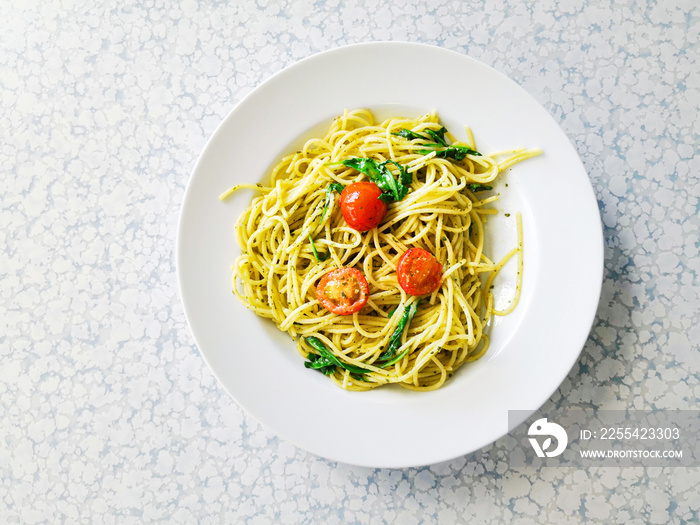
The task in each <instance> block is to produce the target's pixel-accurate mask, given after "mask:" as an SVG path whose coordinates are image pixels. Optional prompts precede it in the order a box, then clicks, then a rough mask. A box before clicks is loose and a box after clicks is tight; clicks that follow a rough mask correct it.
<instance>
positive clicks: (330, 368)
mask: <svg viewBox="0 0 700 525" xmlns="http://www.w3.org/2000/svg"><path fill="white" fill-rule="evenodd" d="M307 359H308V361H304V366H305V367H306V368H311V369H312V370H318V371H319V372H321V373H323V374H325V375H331V374H332V373H333V372H334V371H335V365H334V364H333V363H331V362H330V361H329V360H328V359H326V358H325V357H321V356H320V355H318V354H312V353H311V352H309V355H308V356H307Z"/></svg>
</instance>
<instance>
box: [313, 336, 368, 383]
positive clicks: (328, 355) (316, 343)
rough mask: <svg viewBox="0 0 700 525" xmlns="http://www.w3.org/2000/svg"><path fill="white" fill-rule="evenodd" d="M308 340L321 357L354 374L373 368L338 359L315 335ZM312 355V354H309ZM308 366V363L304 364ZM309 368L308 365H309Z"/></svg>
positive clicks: (364, 372)
mask: <svg viewBox="0 0 700 525" xmlns="http://www.w3.org/2000/svg"><path fill="white" fill-rule="evenodd" d="M305 340H306V342H307V343H308V345H309V346H310V347H311V348H313V349H314V350H316V351H317V352H318V353H319V354H320V356H321V357H323V358H325V359H327V360H328V362H329V363H331V364H333V365H335V366H339V367H340V368H344V369H345V370H348V371H350V372H352V373H353V374H360V375H361V374H368V373H370V372H371V370H367V369H365V368H360V367H359V366H355V365H351V364H350V363H344V362H342V361H341V360H340V359H338V358H337V357H336V356H335V354H333V352H331V351H330V350H328V348H326V345H325V344H323V342H322V341H321V340H320V339H319V338H318V337H314V336H309V337H307V338H306V339H305ZM309 355H311V354H309ZM304 366H306V364H305V365H304ZM307 368H308V367H307Z"/></svg>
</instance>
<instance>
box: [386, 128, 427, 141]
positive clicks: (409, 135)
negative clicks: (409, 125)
mask: <svg viewBox="0 0 700 525" xmlns="http://www.w3.org/2000/svg"><path fill="white" fill-rule="evenodd" d="M392 135H397V136H399V137H403V138H405V139H408V140H414V139H422V140H426V139H425V137H424V136H423V135H421V134H420V133H416V132H415V131H411V130H410V129H406V128H401V129H400V130H399V131H396V132H394V133H392Z"/></svg>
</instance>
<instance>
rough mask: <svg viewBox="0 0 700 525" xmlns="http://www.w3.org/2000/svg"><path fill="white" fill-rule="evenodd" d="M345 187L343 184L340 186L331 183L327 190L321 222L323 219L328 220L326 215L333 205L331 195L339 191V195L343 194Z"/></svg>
mask: <svg viewBox="0 0 700 525" xmlns="http://www.w3.org/2000/svg"><path fill="white" fill-rule="evenodd" d="M344 188H345V186H343V185H342V184H339V183H337V182H331V183H330V184H329V185H328V187H327V188H326V199H325V201H324V202H323V212H321V222H323V219H325V218H326V213H328V207H329V206H330V204H331V199H332V197H331V195H332V194H333V192H334V191H337V192H338V193H341V192H342V191H343V189H344Z"/></svg>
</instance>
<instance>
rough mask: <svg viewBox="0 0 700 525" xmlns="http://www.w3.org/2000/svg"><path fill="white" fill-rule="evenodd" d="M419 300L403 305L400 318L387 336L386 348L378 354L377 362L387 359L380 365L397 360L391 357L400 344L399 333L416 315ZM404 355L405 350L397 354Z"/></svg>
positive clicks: (401, 332) (387, 364)
mask: <svg viewBox="0 0 700 525" xmlns="http://www.w3.org/2000/svg"><path fill="white" fill-rule="evenodd" d="M419 302H420V299H419V300H417V301H415V302H413V303H411V305H410V306H409V307H408V308H406V307H404V309H403V314H401V319H399V323H398V324H397V325H396V329H395V330H394V333H393V334H391V337H390V338H389V344H388V345H387V347H386V350H384V352H382V355H380V356H379V358H378V359H377V361H378V362H379V361H387V362H385V363H382V367H387V366H389V365H391V364H393V363H395V362H396V361H398V360H399V359H392V358H393V357H394V355H395V354H396V350H398V349H399V347H400V346H401V334H403V330H404V328H406V326H408V325H409V324H411V319H413V317H414V316H415V315H416V311H417V310H418V303H419ZM392 313H393V312H392ZM404 355H406V351H404V352H401V354H399V356H400V357H401V358H403V356H404Z"/></svg>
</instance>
